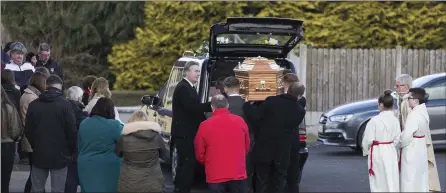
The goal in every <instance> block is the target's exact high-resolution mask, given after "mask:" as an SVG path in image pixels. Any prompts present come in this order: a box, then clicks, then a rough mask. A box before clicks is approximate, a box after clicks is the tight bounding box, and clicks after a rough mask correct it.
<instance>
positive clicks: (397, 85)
mask: <svg viewBox="0 0 446 193" xmlns="http://www.w3.org/2000/svg"><path fill="white" fill-rule="evenodd" d="M400 86H406V85H405V84H400V85H397V84H395V87H400Z"/></svg>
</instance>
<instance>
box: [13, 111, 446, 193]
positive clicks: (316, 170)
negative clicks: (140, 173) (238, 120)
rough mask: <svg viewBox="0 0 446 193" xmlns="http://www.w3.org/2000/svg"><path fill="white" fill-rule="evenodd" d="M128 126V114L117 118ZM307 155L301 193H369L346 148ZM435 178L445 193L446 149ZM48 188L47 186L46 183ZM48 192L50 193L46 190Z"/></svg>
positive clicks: (22, 177)
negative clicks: (438, 178) (438, 179)
mask: <svg viewBox="0 0 446 193" xmlns="http://www.w3.org/2000/svg"><path fill="white" fill-rule="evenodd" d="M120 116H121V120H122V121H123V122H127V120H128V118H129V116H130V114H127V113H123V114H121V115H120ZM309 151H310V155H309V158H308V160H307V163H306V165H305V167H304V171H303V177H302V182H301V187H300V190H301V192H369V191H370V190H369V184H368V174H367V160H366V157H362V156H361V155H360V154H358V153H355V152H353V151H352V150H350V149H349V148H339V147H330V146H324V145H321V144H319V143H315V144H312V145H311V147H309ZM435 156H436V160H437V164H438V168H437V169H438V174H439V176H440V183H441V187H442V188H443V191H445V190H446V172H444V171H446V149H438V150H436V152H435ZM162 166H163V167H162V169H163V172H164V177H165V179H166V187H167V190H171V189H172V187H173V185H172V180H171V172H170V169H169V166H168V165H166V164H162ZM27 177H28V167H27V166H24V165H17V167H16V170H15V171H14V172H13V175H12V180H11V192H21V191H23V186H24V184H25V181H26V179H27ZM47 187H49V182H48V183H47ZM205 190H206V184H204V183H202V184H198V186H197V187H196V188H195V189H194V192H198V191H200V192H205ZM48 191H49V189H48Z"/></svg>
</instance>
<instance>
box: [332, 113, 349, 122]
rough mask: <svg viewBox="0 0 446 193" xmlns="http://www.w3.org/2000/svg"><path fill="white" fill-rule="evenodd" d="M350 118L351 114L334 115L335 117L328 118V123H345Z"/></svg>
mask: <svg viewBox="0 0 446 193" xmlns="http://www.w3.org/2000/svg"><path fill="white" fill-rule="evenodd" d="M352 117H353V114H348V115H335V116H331V117H330V121H332V122H347V121H348V120H350V118H352Z"/></svg>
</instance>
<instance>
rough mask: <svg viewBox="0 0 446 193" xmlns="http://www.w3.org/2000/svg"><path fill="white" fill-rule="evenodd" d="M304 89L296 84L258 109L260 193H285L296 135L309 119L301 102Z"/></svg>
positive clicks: (257, 143)
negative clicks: (306, 117) (305, 118)
mask: <svg viewBox="0 0 446 193" xmlns="http://www.w3.org/2000/svg"><path fill="white" fill-rule="evenodd" d="M302 87H303V85H302V84H301V83H293V84H291V85H290V87H289V89H288V90H287V93H286V94H281V95H278V96H270V97H268V98H266V99H265V101H264V102H263V103H262V104H261V105H260V106H259V108H258V112H257V115H256V116H255V117H256V119H257V121H256V122H257V123H258V124H257V125H258V126H256V127H254V128H256V129H258V131H255V133H256V144H255V145H254V150H253V154H254V155H253V156H254V162H255V173H256V176H257V179H256V192H257V193H275V192H278V193H283V192H284V189H285V185H286V177H287V169H288V166H289V164H290V152H291V146H292V142H293V139H294V137H295V136H294V135H296V133H295V131H296V128H298V126H299V124H300V123H301V122H302V120H303V119H304V117H305V109H304V108H303V107H302V106H301V105H300V104H299V102H298V100H299V96H302V94H303V92H304V89H303V90H302V89H301V88H302Z"/></svg>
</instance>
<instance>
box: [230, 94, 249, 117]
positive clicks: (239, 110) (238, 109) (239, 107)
mask: <svg viewBox="0 0 446 193" xmlns="http://www.w3.org/2000/svg"><path fill="white" fill-rule="evenodd" d="M227 100H228V103H229V108H228V110H229V112H230V113H232V114H234V115H238V116H240V117H242V118H244V115H245V113H244V112H243V105H244V104H245V100H243V98H242V97H241V96H228V97H227Z"/></svg>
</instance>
